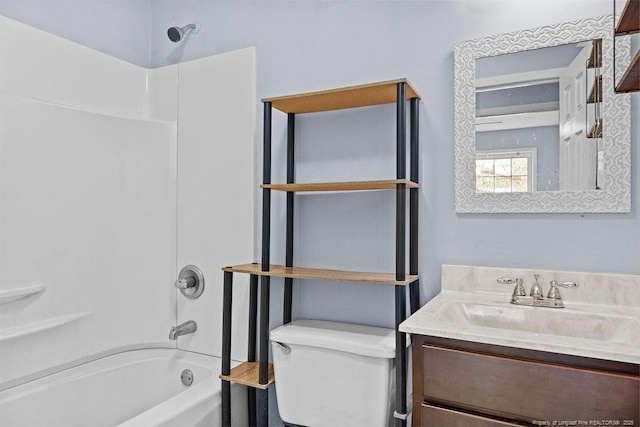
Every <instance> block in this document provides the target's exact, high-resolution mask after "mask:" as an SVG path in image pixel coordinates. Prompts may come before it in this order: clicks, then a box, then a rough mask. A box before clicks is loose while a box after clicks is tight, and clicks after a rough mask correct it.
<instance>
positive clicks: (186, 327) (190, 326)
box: [169, 320, 198, 340]
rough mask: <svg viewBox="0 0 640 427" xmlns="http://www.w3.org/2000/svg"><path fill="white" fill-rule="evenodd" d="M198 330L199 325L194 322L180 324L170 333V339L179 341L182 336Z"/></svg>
mask: <svg viewBox="0 0 640 427" xmlns="http://www.w3.org/2000/svg"><path fill="white" fill-rule="evenodd" d="M196 329H198V325H196V322H194V321H193V320H189V321H188V322H184V323H181V324H179V325H178V326H174V327H172V328H171V330H170V331H169V339H170V340H175V339H178V337H179V336H180V335H187V334H192V333H194V332H195V331H196Z"/></svg>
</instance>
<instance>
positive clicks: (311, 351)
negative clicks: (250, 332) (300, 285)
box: [270, 320, 395, 427]
mask: <svg viewBox="0 0 640 427" xmlns="http://www.w3.org/2000/svg"><path fill="white" fill-rule="evenodd" d="M270 338H271V346H272V350H273V365H274V372H275V378H276V396H277V399H278V410H279V412H280V418H282V420H283V421H284V422H285V423H286V424H296V425H301V426H308V427H324V426H326V427H335V426H345V427H347V426H368V427H373V426H380V427H382V426H388V425H392V421H393V411H394V404H393V403H394V393H395V380H394V360H395V331H394V330H393V329H385V328H377V327H372V326H363V325H354V324H349V323H338V322H329V321H322V320H296V321H294V322H292V323H289V324H286V325H283V326H281V327H279V328H277V329H274V330H273V331H271V335H270Z"/></svg>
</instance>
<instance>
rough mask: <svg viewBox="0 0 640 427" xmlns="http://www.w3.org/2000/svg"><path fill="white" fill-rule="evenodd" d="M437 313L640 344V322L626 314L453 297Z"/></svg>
mask: <svg viewBox="0 0 640 427" xmlns="http://www.w3.org/2000/svg"><path fill="white" fill-rule="evenodd" d="M434 317H435V319H436V320H438V321H442V322H448V323H455V324H458V325H471V326H482V327H487V328H495V329H507V330H516V331H522V332H527V333H532V334H542V335H556V336H566V337H572V338H582V339H590V340H598V341H608V342H616V343H623V344H631V345H640V322H639V321H638V320H637V319H635V318H633V317H628V316H624V315H615V314H602V313H587V312H576V311H569V310H567V309H553V310H552V309H545V308H532V307H518V306H510V305H509V304H506V303H505V305H498V304H496V305H492V304H479V303H470V302H461V301H450V302H447V303H446V304H444V305H443V306H442V307H441V308H440V309H439V310H438V311H437V312H436V313H435V315H434Z"/></svg>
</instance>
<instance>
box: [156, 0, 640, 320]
mask: <svg viewBox="0 0 640 427" xmlns="http://www.w3.org/2000/svg"><path fill="white" fill-rule="evenodd" d="M610 12H611V2H610V1H608V0H598V1H582V2H579V3H578V2H576V1H573V0H565V1H557V0H553V1H513V0H506V1H477V0H474V1H422V2H420V1H406V2H405V1H378V2H344V1H338V2H321V1H304V2H301V1H269V2H261V1H241V2H238V1H213V2H212V1H190V2H180V1H154V2H153V8H152V15H153V17H152V20H151V21H152V35H151V43H152V64H153V65H154V66H159V65H164V64H167V63H169V62H170V61H171V60H172V59H176V58H177V56H175V55H173V56H172V53H173V50H174V49H175V45H172V44H171V43H169V42H168V41H167V40H166V36H165V34H164V32H165V30H166V28H167V27H168V26H170V25H173V24H174V23H178V24H181V23H187V22H190V21H194V20H197V21H199V22H200V23H201V25H202V30H201V31H200V33H199V34H197V35H193V36H192V37H191V39H190V40H189V41H188V43H186V44H185V45H184V46H182V49H181V52H180V54H181V57H180V58H181V60H188V59H191V58H196V57H200V56H204V55H208V54H212V53H218V52H223V51H227V50H230V49H236V48H240V47H244V46H248V45H255V46H257V54H258V97H260V98H262V97H270V96H279V95H285V94H289V93H297V92H306V91H312V90H321V89H326V88H332V87H340V86H344V85H351V84H359V83H366V82H371V81H378V80H385V79H390V78H395V77H401V76H404V77H408V78H409V80H410V81H411V82H412V84H413V85H414V86H415V87H416V89H417V90H418V91H419V92H420V93H421V94H422V96H423V101H422V103H421V111H420V129H421V150H422V151H421V182H422V188H421V203H420V219H421V222H420V227H421V228H420V254H421V255H420V268H421V275H422V277H423V280H422V291H423V302H425V301H426V300H427V299H428V298H430V297H432V296H433V295H435V294H436V293H437V292H438V291H439V275H440V265H441V264H443V263H457V264H477V265H491V266H512V267H533V268H536V267H539V268H547V269H562V270H584V271H599V272H608V271H611V272H619V273H640V219H639V218H638V214H637V209H636V202H635V201H636V200H637V199H638V185H635V183H636V182H637V181H638V178H637V174H636V172H635V168H634V173H633V177H632V179H633V181H634V188H633V199H634V202H633V212H632V213H630V214H622V215H619V214H618V215H613V214H611V215H609V214H598V215H596V214H585V215H580V214H564V215H558V214H554V215H550V214H549V215H544V214H535V215H534V214H511V215H500V214H495V215H491V214H483V215H457V214H456V213H455V212H454V175H453V173H454V172H453V171H454V169H453V164H454V157H453V128H454V111H453V100H454V93H453V45H454V43H455V42H456V41H458V40H464V39H470V38H477V37H483V36H487V35H492V34H496V33H501V32H506V31H513V30H521V29H525V28H530V27H536V26H541V25H548V24H554V23H558V22H563V21H568V20H574V19H580V18H585V17H590V16H595V15H601V14H607V13H610ZM637 102H638V95H637V94H635V95H633V111H632V116H633V117H637V115H638V109H637ZM258 107H259V108H260V106H258ZM285 121H286V118H285V116H284V115H283V114H279V113H277V112H276V113H274V126H275V129H274V132H273V136H274V181H282V180H283V179H284V165H285V162H284V160H285V156H284V151H285V149H284V142H285V141H284V140H285ZM393 121H394V118H393V107H392V106H381V107H370V108H366V109H361V110H355V111H348V112H332V113H323V114H321V115H308V116H305V115H303V116H300V117H299V121H298V128H297V136H298V144H297V150H298V152H297V155H298V168H299V169H298V179H299V180H305V179H350V178H353V179H357V178H362V179H366V178H376V177H393V176H394V173H395V172H394V162H393V156H394V147H393V138H394V123H393ZM261 126H262V122H261V120H259V123H258V126H257V129H258V135H257V138H256V139H257V144H258V147H259V144H260V132H261ZM637 126H638V123H637V120H636V121H635V122H634V124H633V129H632V134H633V137H632V145H633V147H634V148H633V157H634V159H633V163H634V165H636V164H638V162H639V161H640V160H639V158H638V149H637V147H638V143H639V139H640V138H639V137H638V127H637ZM257 167H259V166H257ZM257 176H258V177H260V176H261V174H260V173H258V174H257ZM283 200H284V197H279V196H278V195H277V194H276V195H275V196H274V202H273V206H274V209H273V215H272V221H273V225H272V235H273V239H272V254H273V255H272V256H273V258H274V259H273V261H275V262H279V261H282V260H283V256H284V239H283V238H282V235H283V234H284V233H283V228H282V227H283V225H284V208H283V207H282V205H283ZM392 205H393V195H391V194H386V193H364V194H350V195H332V196H329V195H323V196H300V197H299V203H298V205H297V212H296V213H297V218H296V220H297V226H298V227H297V229H296V255H295V258H296V262H297V263H300V264H302V265H313V266H332V265H333V266H336V267H344V268H354V269H357V268H365V269H366V268H370V269H380V270H385V269H392V268H393V242H394V240H393V222H392V220H393V217H392V214H393V206H392ZM257 212H258V211H257ZM258 217H259V216H258ZM256 255H258V253H257V252H256ZM296 290H297V293H296V300H295V302H296V309H295V313H296V315H297V316H309V317H325V318H336V319H343V320H353V321H356V320H357V321H361V322H364V323H372V324H381V325H390V324H391V323H392V311H393V310H391V307H390V305H389V303H388V302H389V301H390V297H391V294H392V292H391V290H388V289H379V288H377V289H371V288H370V287H364V286H356V285H346V284H322V285H321V286H313V284H311V283H305V284H302V285H301V286H299V287H297V288H296ZM274 312H275V313H277V312H276V311H274Z"/></svg>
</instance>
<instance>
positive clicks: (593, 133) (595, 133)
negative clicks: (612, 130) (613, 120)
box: [587, 119, 602, 138]
mask: <svg viewBox="0 0 640 427" xmlns="http://www.w3.org/2000/svg"><path fill="white" fill-rule="evenodd" d="M587 138H602V119H598V120H596V122H595V123H594V124H593V126H591V129H589V132H588V133H587Z"/></svg>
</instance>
